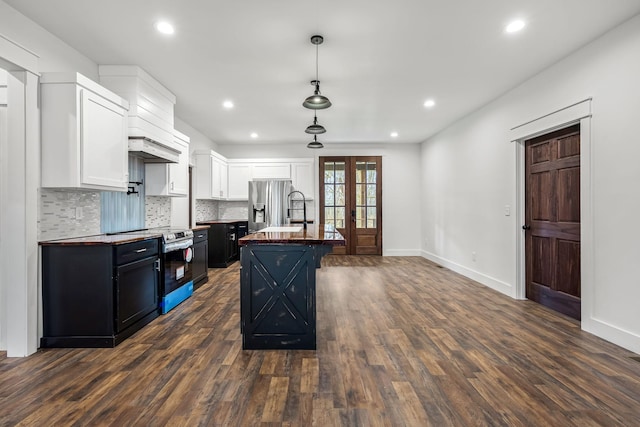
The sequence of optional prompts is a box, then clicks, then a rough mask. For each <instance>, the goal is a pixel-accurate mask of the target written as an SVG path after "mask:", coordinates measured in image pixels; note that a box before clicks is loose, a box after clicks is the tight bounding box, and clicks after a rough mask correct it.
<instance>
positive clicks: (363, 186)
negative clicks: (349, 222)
mask: <svg viewBox="0 0 640 427" xmlns="http://www.w3.org/2000/svg"><path fill="white" fill-rule="evenodd" d="M355 178H356V188H355V191H356V209H355V213H356V228H376V227H377V211H376V205H377V204H378V200H377V191H376V190H377V187H376V185H377V183H376V181H377V171H376V162H360V161H359V162H356V176H355Z"/></svg>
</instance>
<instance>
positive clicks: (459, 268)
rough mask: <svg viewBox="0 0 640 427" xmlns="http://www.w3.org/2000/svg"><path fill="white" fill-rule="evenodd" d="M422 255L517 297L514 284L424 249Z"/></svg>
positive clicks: (489, 286) (512, 296)
mask: <svg viewBox="0 0 640 427" xmlns="http://www.w3.org/2000/svg"><path fill="white" fill-rule="evenodd" d="M422 257H423V258H426V259H428V260H429V261H433V262H435V263H436V264H440V265H441V266H443V267H447V268H448V269H449V270H452V271H455V272H456V273H458V274H461V275H463V276H465V277H468V278H469V279H471V280H475V281H476V282H478V283H481V284H483V285H485V286H487V287H488V288H491V289H494V290H496V291H498V292H500V293H503V294H505V295H508V296H510V297H511V298H515V286H513V285H510V284H508V283H505V282H503V281H500V280H498V279H495V278H493V277H491V276H487V275H486V274H483V273H480V272H478V271H475V270H472V269H470V268H467V267H465V266H462V265H460V264H457V263H455V262H453V261H449V260H448V259H445V258H442V257H440V256H438V255H435V254H433V253H431V252H427V251H422Z"/></svg>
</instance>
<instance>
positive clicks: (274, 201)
mask: <svg viewBox="0 0 640 427" xmlns="http://www.w3.org/2000/svg"><path fill="white" fill-rule="evenodd" d="M292 190H293V186H292V184H291V180H290V179H254V180H253V181H250V182H249V232H250V233H253V232H256V231H258V230H261V229H263V228H266V227H274V226H278V225H285V224H286V223H287V208H288V207H289V206H288V205H287V203H288V201H287V196H288V195H289V193H290V192H291V191H292Z"/></svg>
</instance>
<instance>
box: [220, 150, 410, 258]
mask: <svg viewBox="0 0 640 427" xmlns="http://www.w3.org/2000/svg"><path fill="white" fill-rule="evenodd" d="M218 148H219V149H218V152H219V153H220V154H222V155H223V156H225V157H227V158H230V159H241V158H311V157H313V158H314V159H315V175H314V178H315V188H316V193H317V188H318V185H317V179H318V178H317V177H318V173H319V171H318V157H319V156H382V247H383V255H419V254H420V230H419V229H420V145H418V144H370V145H365V144H325V148H323V149H320V150H311V149H308V148H306V142H304V143H303V142H301V143H300V145H299V146H291V145H269V146H266V145H260V144H259V143H258V144H250V145H244V144H238V145H220V146H219V147H218ZM317 196H318V195H317V194H316V200H317ZM316 206H317V204H316ZM317 209H318V208H317V207H316V211H317ZM314 218H319V215H318V212H315V214H314Z"/></svg>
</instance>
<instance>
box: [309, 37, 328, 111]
mask: <svg viewBox="0 0 640 427" xmlns="http://www.w3.org/2000/svg"><path fill="white" fill-rule="evenodd" d="M323 41H324V38H323V37H322V36H318V35H315V36H311V43H312V44H314V45H316V79H315V80H311V84H312V85H313V86H315V88H316V89H315V91H314V92H313V95H311V96H310V97H308V98H307V99H305V100H304V102H303V103H302V105H303V106H304V107H306V108H309V109H311V110H323V109H325V108H329V107H331V101H329V98H327V97H326V96H322V95H321V94H320V80H318V45H320V44H322V42H323Z"/></svg>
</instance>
